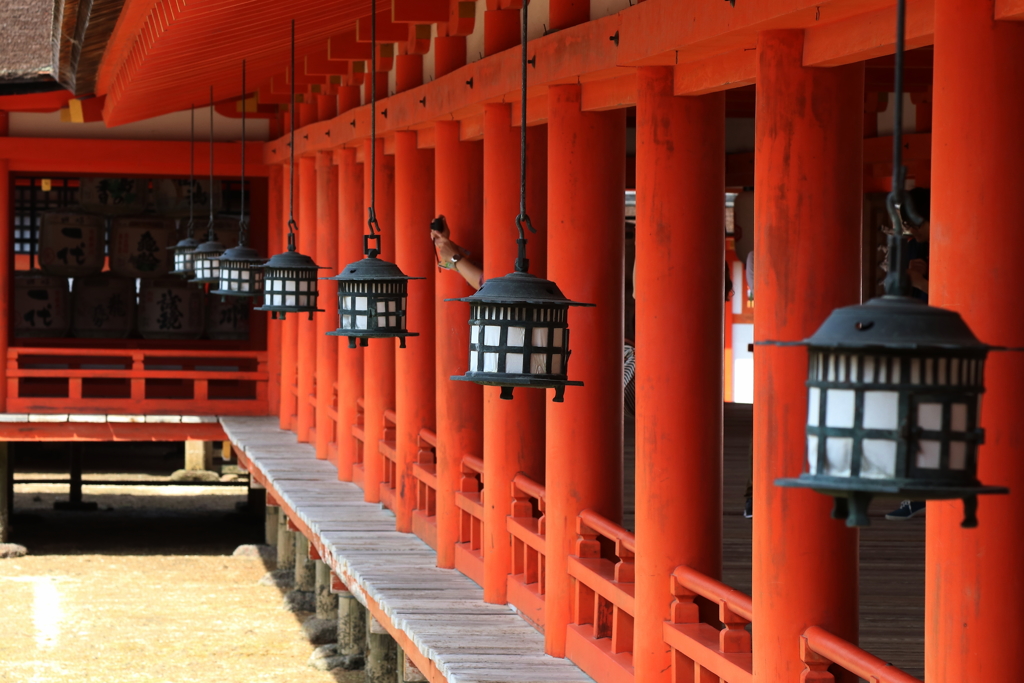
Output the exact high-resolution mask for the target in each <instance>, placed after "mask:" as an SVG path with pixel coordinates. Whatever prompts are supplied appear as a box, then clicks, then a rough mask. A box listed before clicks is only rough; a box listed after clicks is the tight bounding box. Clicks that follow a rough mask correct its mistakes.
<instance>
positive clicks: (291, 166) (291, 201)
mask: <svg viewBox="0 0 1024 683" xmlns="http://www.w3.org/2000/svg"><path fill="white" fill-rule="evenodd" d="M291 82H292V94H291V105H290V108H289V112H290V113H289V116H288V119H289V123H290V124H291V140H290V142H289V143H288V149H289V150H290V152H289V154H290V155H291V156H290V160H289V163H288V251H295V231H296V230H298V228H299V226H298V225H296V223H295V20H294V19H292V73H291Z"/></svg>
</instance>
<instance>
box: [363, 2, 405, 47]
mask: <svg viewBox="0 0 1024 683" xmlns="http://www.w3.org/2000/svg"><path fill="white" fill-rule="evenodd" d="M370 23H371V22H370V17H361V18H360V19H359V20H358V21H357V22H356V41H357V42H360V43H369V42H370V28H371V27H370ZM408 39H409V27H408V26H407V25H405V24H396V23H395V22H393V21H391V12H390V10H384V11H383V12H377V42H378V43H396V42H399V41H402V40H408Z"/></svg>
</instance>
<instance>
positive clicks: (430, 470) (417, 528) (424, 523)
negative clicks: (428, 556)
mask: <svg viewBox="0 0 1024 683" xmlns="http://www.w3.org/2000/svg"><path fill="white" fill-rule="evenodd" d="M416 442H417V446H418V450H417V451H416V462H414V463H413V465H412V476H413V478H415V479H416V500H415V502H414V503H413V505H414V507H413V511H412V531H413V533H414V534H416V535H417V536H419V537H420V540H422V541H423V542H424V543H426V544H427V545H429V546H430V547H431V548H433V549H434V550H437V434H435V433H434V432H432V431H430V430H429V429H426V428H423V429H421V430H420V433H419V435H418V436H417V439H416Z"/></svg>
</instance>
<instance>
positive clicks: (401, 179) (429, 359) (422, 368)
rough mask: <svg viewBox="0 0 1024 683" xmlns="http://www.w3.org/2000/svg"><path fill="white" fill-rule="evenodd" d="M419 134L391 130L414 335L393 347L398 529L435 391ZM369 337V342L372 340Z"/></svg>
mask: <svg viewBox="0 0 1024 683" xmlns="http://www.w3.org/2000/svg"><path fill="white" fill-rule="evenodd" d="M417 137H418V134H417V133H416V132H415V131H405V132H400V133H396V134H395V256H396V260H395V263H397V264H398V267H399V268H401V269H402V272H404V273H405V274H406V275H409V276H410V277H422V278H425V279H423V280H410V281H409V298H408V303H407V304H406V311H407V316H406V325H407V329H408V330H409V331H410V332H419V336H418V337H409V338H408V339H407V340H406V348H405V349H398V350H397V351H395V376H396V379H397V381H396V384H395V415H396V416H397V420H398V422H397V424H396V428H395V455H396V470H397V479H396V488H397V489H398V490H397V495H396V496H395V517H396V527H397V529H398V530H399V531H406V532H408V531H412V511H413V508H414V507H415V503H416V493H417V486H416V479H415V477H413V475H412V466H413V464H414V463H415V462H416V453H417V452H418V451H419V445H418V442H417V439H418V437H419V433H420V430H421V429H423V428H424V427H425V428H427V429H429V430H431V431H433V430H434V421H435V418H436V414H435V406H436V399H435V393H434V391H435V390H434V332H435V330H434V273H435V272H436V270H437V263H436V261H435V259H434V253H433V249H432V247H431V244H430V232H429V230H430V221H431V219H432V218H433V217H434V151H433V150H430V149H418V148H417V144H416V142H417ZM371 343H372V342H371ZM396 343H397V342H396Z"/></svg>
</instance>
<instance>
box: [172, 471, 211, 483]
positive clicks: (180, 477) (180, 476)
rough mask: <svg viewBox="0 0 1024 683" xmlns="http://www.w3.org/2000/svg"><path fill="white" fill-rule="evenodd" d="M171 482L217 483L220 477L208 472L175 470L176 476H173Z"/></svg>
mask: <svg viewBox="0 0 1024 683" xmlns="http://www.w3.org/2000/svg"><path fill="white" fill-rule="evenodd" d="M171 481H202V482H208V483H217V482H219V481H220V475H219V474H217V473H216V472H210V471H208V470H175V471H174V474H172V475H171Z"/></svg>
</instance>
